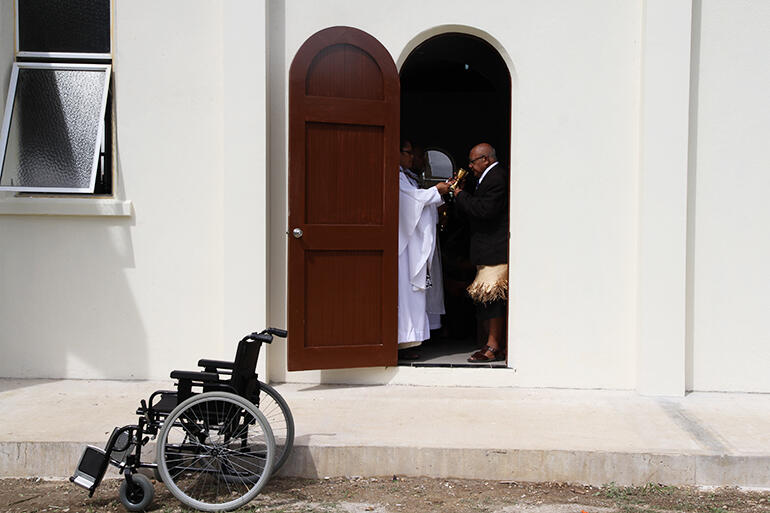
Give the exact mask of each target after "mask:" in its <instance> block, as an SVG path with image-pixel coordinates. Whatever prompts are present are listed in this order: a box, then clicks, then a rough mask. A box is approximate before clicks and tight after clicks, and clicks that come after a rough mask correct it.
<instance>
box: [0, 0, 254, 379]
mask: <svg viewBox="0 0 770 513" xmlns="http://www.w3.org/2000/svg"><path fill="white" fill-rule="evenodd" d="M11 12H12V2H11V0H2V1H1V2H0V81H1V82H2V85H0V92H2V97H3V101H4V100H5V89H6V87H7V80H8V78H7V76H8V75H7V73H8V72H9V71H10V62H11V60H12V59H11V58H12V55H13V46H12V41H13V35H12V29H13V26H12V24H10V23H9V22H8V20H9V16H6V14H8V13H11ZM113 15H114V32H113V47H114V60H113V63H114V87H115V97H116V101H115V111H116V114H115V124H116V136H117V137H116V149H117V152H116V156H117V158H116V165H117V180H116V187H115V188H116V198H117V203H120V204H121V205H123V206H125V205H126V203H124V202H130V204H129V206H130V213H129V215H122V216H104V215H98V212H97V210H98V209H95V208H93V207H88V206H86V207H82V206H80V205H83V204H88V203H89V202H91V203H92V204H93V202H92V200H89V199H82V200H78V201H81V202H83V203H80V204H78V205H79V210H80V211H81V212H80V213H84V212H83V211H85V213H87V214H88V215H60V214H61V213H62V212H61V208H60V207H58V206H57V205H58V204H57V203H56V202H55V201H54V200H51V199H45V198H42V199H41V198H30V199H29V200H27V201H25V205H24V207H30V205H31V206H32V207H31V208H32V209H33V210H35V209H37V212H38V213H39V214H46V215H17V214H15V213H14V209H18V208H20V207H18V206H15V205H18V201H17V202H16V203H12V201H11V200H14V199H16V198H13V197H12V196H13V194H11V193H0V212H1V213H2V214H1V215H0V248H1V249H0V326H2V329H0V338H1V339H2V340H1V344H0V345H1V346H2V353H3V358H2V359H0V376H6V377H51V378H60V377H62V378H63V377H69V378H165V377H168V373H169V371H170V370H172V369H174V368H182V369H184V368H190V369H194V368H195V363H196V361H197V359H198V358H201V357H213V358H230V357H232V355H233V353H234V349H235V345H236V343H237V340H238V338H239V336H240V335H242V334H243V333H244V332H250V331H252V330H256V329H260V328H262V327H263V325H264V324H265V316H266V313H265V312H266V304H265V297H266V286H265V282H266V277H265V273H266V250H265V244H264V241H265V236H266V235H265V234H266V224H265V218H266V216H267V211H266V206H265V205H266V203H265V192H264V189H265V182H266V179H265V159H266V148H265V145H266V142H265V141H266V139H267V135H266V116H265V103H266V102H265V95H266V79H265V65H266V58H265V46H266V45H265V32H264V26H265V6H264V4H262V3H260V2H251V1H247V0H243V1H241V0H228V1H227V2H209V1H203V0H178V1H170V2H160V3H159V2H152V1H144V0H131V1H129V2H114V11H113ZM10 19H12V16H11V17H10ZM9 30H10V32H9ZM9 42H10V43H11V44H10V45H9ZM70 201H73V200H70ZM89 208H90V210H89ZM57 209H58V210H57Z"/></svg>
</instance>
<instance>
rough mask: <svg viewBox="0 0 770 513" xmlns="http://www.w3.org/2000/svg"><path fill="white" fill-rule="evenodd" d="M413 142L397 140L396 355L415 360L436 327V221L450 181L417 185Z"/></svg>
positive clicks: (440, 295)
mask: <svg viewBox="0 0 770 513" xmlns="http://www.w3.org/2000/svg"><path fill="white" fill-rule="evenodd" d="M413 163H414V148H413V146H412V143H411V141H408V140H402V141H401V153H400V158H399V173H398V175H399V177H398V178H399V196H398V349H399V359H407V360H414V359H417V358H419V356H420V355H419V353H418V352H417V351H416V350H415V349H414V348H415V347H416V346H419V345H420V344H422V342H423V341H424V340H427V339H429V338H430V330H431V329H438V328H440V327H441V314H443V313H444V289H443V283H442V276H441V261H440V257H439V251H438V250H437V248H436V244H437V236H436V225H437V224H438V211H437V207H438V205H441V204H442V203H443V200H442V199H441V196H442V195H444V194H446V193H447V192H449V184H447V183H439V184H437V185H435V186H434V187H431V188H429V189H420V187H419V178H418V176H417V175H416V174H415V173H414V171H412V169H411V168H412V166H413Z"/></svg>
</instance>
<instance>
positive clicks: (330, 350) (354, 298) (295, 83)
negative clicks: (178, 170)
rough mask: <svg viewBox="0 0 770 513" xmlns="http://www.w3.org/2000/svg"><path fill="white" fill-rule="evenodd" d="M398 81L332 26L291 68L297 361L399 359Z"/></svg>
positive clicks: (292, 320)
mask: <svg viewBox="0 0 770 513" xmlns="http://www.w3.org/2000/svg"><path fill="white" fill-rule="evenodd" d="M399 94H400V90H399V80H398V72H397V70H396V66H395V64H394V63H393V60H392V59H391V57H390V54H389V53H388V52H387V50H385V48H384V47H383V46H382V45H381V44H380V43H379V42H378V41H377V40H376V39H374V38H373V37H372V36H370V35H369V34H367V33H365V32H362V31H360V30H358V29H354V28H351V27H332V28H328V29H325V30H322V31H320V32H318V33H316V34H314V35H313V36H312V37H310V38H309V39H308V40H307V41H306V42H305V44H304V45H302V47H301V48H300V49H299V51H298V52H297V55H296V56H295V58H294V61H293V62H292V65H291V69H290V71H289V234H288V236H289V263H288V273H289V275H288V287H289V290H288V302H289V304H288V328H289V360H288V368H289V370H307V369H333V368H349V367H371V366H380V365H395V364H396V360H397V340H396V338H397V328H398V326H397V323H398V317H397V305H398V289H397V287H398V254H397V253H398V151H399V146H398V144H399V135H398V132H399Z"/></svg>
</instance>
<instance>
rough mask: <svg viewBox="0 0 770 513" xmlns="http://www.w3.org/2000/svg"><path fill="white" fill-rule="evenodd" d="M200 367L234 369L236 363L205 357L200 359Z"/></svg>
mask: <svg viewBox="0 0 770 513" xmlns="http://www.w3.org/2000/svg"><path fill="white" fill-rule="evenodd" d="M198 367H206V368H216V369H229V370H233V369H234V368H235V363H234V362H225V361H223V360H206V359H205V358H204V359H201V360H198Z"/></svg>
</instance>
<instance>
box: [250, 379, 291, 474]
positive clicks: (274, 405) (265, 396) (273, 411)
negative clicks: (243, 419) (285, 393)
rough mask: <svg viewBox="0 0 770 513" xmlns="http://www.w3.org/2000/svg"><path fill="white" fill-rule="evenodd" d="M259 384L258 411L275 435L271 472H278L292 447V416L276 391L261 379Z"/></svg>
mask: <svg viewBox="0 0 770 513" xmlns="http://www.w3.org/2000/svg"><path fill="white" fill-rule="evenodd" d="M257 383H258V385H259V411H261V412H262V413H263V414H264V415H265V418H266V419H267V422H268V423H269V424H270V428H271V429H272V430H273V436H274V437H275V448H276V454H275V463H274V464H273V472H274V473H275V472H278V469H280V468H281V467H282V466H283V464H284V463H286V460H288V459H289V454H290V453H291V449H292V448H293V447H294V417H293V416H292V414H291V410H290V409H289V405H288V404H286V401H285V400H284V398H283V397H282V396H281V394H279V393H278V391H277V390H276V389H275V388H273V387H271V386H270V385H268V384H267V383H263V382H261V381H258V382H257Z"/></svg>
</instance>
